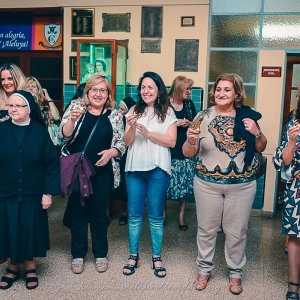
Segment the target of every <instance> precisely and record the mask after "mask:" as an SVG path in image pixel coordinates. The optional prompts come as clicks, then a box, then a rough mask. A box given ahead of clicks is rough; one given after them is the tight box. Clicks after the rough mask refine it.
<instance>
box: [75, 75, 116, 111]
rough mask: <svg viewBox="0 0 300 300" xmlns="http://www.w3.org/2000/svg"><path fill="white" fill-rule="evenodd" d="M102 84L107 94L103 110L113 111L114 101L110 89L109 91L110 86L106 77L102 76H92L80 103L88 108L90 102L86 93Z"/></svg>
mask: <svg viewBox="0 0 300 300" xmlns="http://www.w3.org/2000/svg"><path fill="white" fill-rule="evenodd" d="M101 82H104V83H105V85H106V88H107V94H108V98H107V101H106V103H105V106H104V107H105V108H107V109H115V107H116V100H115V99H114V98H113V96H112V89H111V84H110V82H109V80H108V79H107V77H105V76H102V75H98V74H96V75H93V76H92V77H91V78H90V79H89V80H88V81H87V82H86V85H85V88H84V91H83V99H81V100H80V101H81V102H82V103H83V104H84V105H85V106H88V105H90V100H89V97H88V93H89V91H90V89H92V88H93V87H94V86H95V85H98V84H99V83H101Z"/></svg>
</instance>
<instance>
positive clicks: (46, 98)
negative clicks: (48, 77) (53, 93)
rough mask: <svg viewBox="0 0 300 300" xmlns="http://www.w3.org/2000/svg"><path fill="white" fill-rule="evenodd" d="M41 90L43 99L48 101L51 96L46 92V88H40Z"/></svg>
mask: <svg viewBox="0 0 300 300" xmlns="http://www.w3.org/2000/svg"><path fill="white" fill-rule="evenodd" d="M42 91H43V93H44V98H45V100H47V101H50V100H51V98H50V96H49V94H48V91H47V90H46V89H44V88H43V89H42Z"/></svg>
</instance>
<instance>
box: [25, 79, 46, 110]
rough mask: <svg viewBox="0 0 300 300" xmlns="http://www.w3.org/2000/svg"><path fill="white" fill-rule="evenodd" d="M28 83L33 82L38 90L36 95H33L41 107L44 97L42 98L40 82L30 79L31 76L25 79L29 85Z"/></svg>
mask: <svg viewBox="0 0 300 300" xmlns="http://www.w3.org/2000/svg"><path fill="white" fill-rule="evenodd" d="M29 81H33V82H35V84H36V87H37V89H38V93H37V95H35V99H36V101H37V103H38V104H39V105H40V106H41V105H43V103H44V99H45V96H44V93H43V90H42V86H41V84H40V82H39V81H38V80H37V79H36V78H35V77H32V76H31V77H28V78H27V81H26V83H29Z"/></svg>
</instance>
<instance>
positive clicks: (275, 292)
mask: <svg viewBox="0 0 300 300" xmlns="http://www.w3.org/2000/svg"><path fill="white" fill-rule="evenodd" d="M54 200H55V201H54V204H53V205H52V207H51V208H50V210H49V223H50V235H51V250H50V251H49V253H48V256H47V258H44V259H38V273H39V280H40V286H39V287H38V288H37V289H35V290H32V291H28V290H27V289H26V288H25V285H24V275H23V276H22V278H21V280H19V281H17V282H16V283H15V284H14V285H13V287H12V288H10V289H9V290H6V291H2V290H0V299H2V300H4V299H13V300H17V299H22V300H26V299H35V300H36V299H51V300H56V299H66V300H71V299H76V300H77V299H118V298H119V299H122V300H123V299H125V300H126V299H128V300H129V299H130V300H131V299H185V300H187V299H217V300H219V299H226V300H227V299H243V300H244V299H251V300H254V299H259V300H262V299H266V300H267V299H272V300H273V299H274V300H275V299H285V293H286V286H287V281H288V265H287V255H286V254H285V253H284V246H283V244H284V236H283V235H281V234H280V226H281V221H280V216H278V217H276V218H272V219H271V218H262V217H260V216H253V217H251V219H250V223H249V235H248V246H247V259H248V262H247V264H246V267H245V275H244V279H243V286H244V292H243V293H242V294H241V295H240V296H234V295H232V294H231V293H230V292H229V290H228V280H227V276H228V273H227V270H226V264H225V259H224V253H223V251H224V240H225V236H224V234H223V233H219V234H218V239H217V246H216V254H215V263H216V266H215V269H214V272H213V276H212V278H211V280H210V281H209V285H208V288H207V289H206V290H204V291H196V290H194V289H193V287H192V282H193V280H194V279H195V278H196V276H197V266H196V262H195V260H196V255H197V248H196V230H197V225H196V214H195V210H194V209H193V205H190V208H189V210H187V214H186V219H187V223H188V225H189V229H188V230H187V231H186V232H183V231H180V230H179V229H178V224H177V217H178V216H177V206H176V205H177V204H176V203H174V202H172V203H168V206H171V207H168V219H167V222H166V226H165V235H164V243H163V252H162V255H163V256H162V257H163V261H164V263H165V266H166V268H167V271H168V275H167V276H166V277H165V278H164V279H159V278H157V277H155V276H154V275H153V270H151V269H150V261H151V244H150V237H149V226H148V221H147V219H145V222H144V225H143V226H144V227H143V234H142V239H141V247H140V255H141V262H142V265H141V267H140V268H139V269H137V271H136V273H135V274H134V275H132V276H128V277H127V276H124V275H123V274H122V267H123V264H124V263H125V262H126V260H127V255H128V242H127V225H126V226H119V225H118V216H116V217H115V218H112V219H111V223H110V226H109V234H108V239H109V249H110V250H109V256H108V257H109V261H110V265H109V269H108V270H107V272H105V273H102V274H100V273H97V272H96V270H95V268H94V259H93V256H92V255H91V253H89V255H88V256H87V257H86V263H85V270H84V272H83V273H82V274H81V275H75V274H73V273H72V272H71V270H70V260H71V256H70V253H69V248H70V233H69V231H68V229H67V228H65V227H63V225H62V217H63V212H64V208H65V205H66V199H65V198H59V197H56V198H55V199H54ZM5 267H6V265H5V264H3V265H0V274H1V273H3V272H4V269H5ZM23 270H24V266H22V271H23Z"/></svg>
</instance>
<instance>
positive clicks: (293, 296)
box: [285, 281, 299, 300]
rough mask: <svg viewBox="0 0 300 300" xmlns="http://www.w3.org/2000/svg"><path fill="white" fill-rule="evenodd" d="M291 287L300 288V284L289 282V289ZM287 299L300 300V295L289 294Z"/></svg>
mask: <svg viewBox="0 0 300 300" xmlns="http://www.w3.org/2000/svg"><path fill="white" fill-rule="evenodd" d="M289 285H294V286H297V287H298V288H299V283H294V282H291V281H289V282H288V287H289ZM285 298H286V299H287V300H288V299H294V300H299V293H297V292H287V293H286V296H285Z"/></svg>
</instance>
